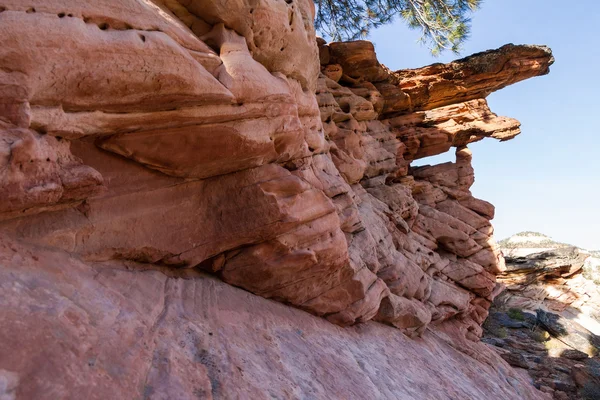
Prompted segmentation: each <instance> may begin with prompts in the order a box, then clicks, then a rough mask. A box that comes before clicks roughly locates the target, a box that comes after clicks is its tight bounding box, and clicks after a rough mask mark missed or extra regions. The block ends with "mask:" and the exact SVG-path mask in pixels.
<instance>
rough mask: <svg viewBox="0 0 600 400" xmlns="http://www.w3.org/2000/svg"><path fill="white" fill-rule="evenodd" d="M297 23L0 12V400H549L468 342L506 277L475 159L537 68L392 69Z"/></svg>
mask: <svg viewBox="0 0 600 400" xmlns="http://www.w3.org/2000/svg"><path fill="white" fill-rule="evenodd" d="M313 18H314V5H313V3H312V2H311V1H309V0H295V1H292V0H290V1H285V2H280V1H276V0H260V1H252V2H250V1H246V0H236V1H235V2H227V3H222V2H216V1H215V2H212V1H208V2H206V1H199V0H179V1H177V0H154V1H150V0H123V1H111V0H102V1H97V2H78V1H72V0H68V1H54V0H31V1H29V2H28V3H27V4H24V3H23V2H21V1H16V0H15V1H11V0H0V37H2V43H3V46H2V47H0V137H1V141H0V143H1V146H2V158H0V163H1V165H2V169H1V170H0V181H1V182H2V185H1V187H0V228H1V231H2V233H1V239H0V242H1V248H2V251H1V252H0V255H1V259H2V269H1V273H2V280H1V282H2V283H1V284H0V285H1V286H0V288H1V289H0V290H1V292H2V296H0V299H1V300H0V301H1V303H0V305H1V306H2V308H1V309H0V320H1V321H2V324H1V326H2V327H1V328H0V339H2V340H1V341H0V356H1V357H0V382H2V385H0V390H3V391H4V392H1V391H0V395H2V396H13V395H15V394H16V395H17V396H24V397H25V398H37V397H40V396H42V397H43V396H46V395H48V396H50V397H53V398H56V397H58V398H65V397H70V396H71V397H72V396H73V393H78V395H79V394H80V393H81V395H83V394H84V395H85V397H88V398H96V397H97V398H106V397H107V396H108V393H110V395H111V396H113V397H114V396H116V397H118V398H131V397H147V398H173V397H176V398H191V397H194V396H196V397H200V398H205V397H206V398H211V397H212V398H237V397H240V396H246V395H247V396H249V397H250V398H263V397H268V396H269V395H270V396H272V397H275V398H304V397H307V396H308V397H311V396H312V397H317V398H331V397H332V396H333V397H341V398H366V397H375V398H376V397H381V398H383V397H386V398H389V397H392V396H400V397H402V398H409V397H411V398H442V397H444V396H447V395H449V396H451V397H452V396H453V397H460V398H486V396H487V394H488V393H490V392H493V393H495V394H497V395H498V398H507V399H509V398H515V396H517V397H520V398H538V397H539V398H541V397H542V396H543V394H542V393H541V392H538V391H536V390H535V389H533V388H532V387H530V386H529V385H528V383H527V380H526V379H525V378H524V375H523V374H519V373H516V372H514V371H512V370H511V369H510V367H508V365H507V364H505V363H504V362H503V361H501V358H500V357H499V356H497V355H496V354H495V353H494V352H492V351H489V350H488V349H487V347H486V346H485V345H483V344H482V343H479V338H480V337H481V335H482V328H481V325H482V323H483V321H484V320H485V318H486V317H487V315H488V309H489V307H490V304H491V301H492V300H493V299H494V297H495V295H496V294H497V290H496V275H497V274H498V273H500V272H501V271H503V269H504V264H503V258H502V255H501V253H500V251H499V249H498V247H497V245H496V243H495V242H494V239H493V236H492V234H493V228H492V226H491V224H490V220H491V219H492V218H493V216H494V207H493V206H492V205H491V204H490V203H488V202H486V201H483V200H479V199H476V198H474V197H473V196H472V195H471V192H470V191H469V188H470V186H471V185H472V184H473V182H474V173H473V168H472V166H471V158H472V154H471V151H470V150H469V149H468V148H467V145H468V144H469V143H472V142H475V141H478V140H481V139H483V138H487V137H491V138H495V139H498V140H500V141H504V140H508V139H511V138H513V137H514V136H515V135H517V134H518V133H519V123H518V122H517V121H516V120H514V119H511V118H506V117H499V116H497V115H495V114H494V113H492V112H491V111H490V109H489V108H488V105H487V103H486V100H485V97H486V96H487V95H489V94H490V93H491V92H493V91H495V90H498V89H501V88H503V87H505V86H506V85H509V84H512V83H515V82H518V81H520V80H523V79H527V78H530V77H534V76H538V75H543V74H546V73H548V70H549V66H550V65H551V64H552V62H553V58H552V56H551V52H550V50H549V49H548V48H546V47H541V46H515V45H506V46H503V47H502V48H500V49H498V50H492V51H487V52H484V53H479V54H475V55H473V56H471V57H467V58H465V59H462V60H458V61H455V62H452V63H449V64H444V65H442V64H436V65H432V66H429V67H425V68H421V69H416V70H403V71H396V72H393V71H390V70H389V69H388V68H386V67H384V66H383V65H381V64H380V63H379V62H378V61H377V58H376V55H375V52H374V48H373V45H372V44H371V43H369V42H365V41H358V42H350V43H330V44H327V43H325V42H324V41H323V40H320V39H319V40H317V39H316V38H315V32H314V28H313V25H312V20H313ZM451 148H455V152H456V162H454V163H445V164H440V165H434V166H422V167H411V165H410V164H411V161H413V160H416V159H420V158H423V157H427V156H431V155H435V154H440V153H443V152H446V151H448V150H450V149H451ZM206 274H210V275H214V276H216V277H218V278H219V279H221V280H222V281H224V282H225V283H228V284H231V285H234V286H237V287H240V288H243V289H245V290H247V291H248V292H251V293H253V294H255V295H258V296H261V297H264V298H267V299H272V300H276V301H279V302H283V303H285V304H287V305H290V306H293V307H296V308H299V309H302V310H305V311H307V312H309V313H311V314H313V315H315V316H316V317H313V316H309V315H307V314H304V313H303V312H301V311H298V310H294V309H290V308H286V306H282V305H277V304H273V303H272V302H269V301H267V300H264V299H260V298H257V297H253V296H252V295H250V294H245V293H243V292H241V291H239V290H237V289H233V288H231V287H228V286H227V285H225V284H224V283H221V282H218V281H216V280H215V279H214V278H210V277H208V275H206ZM325 319H326V320H328V321H329V322H327V321H325ZM367 321H372V322H368V323H367V324H366V325H359V326H358V327H353V328H338V327H335V326H334V325H332V324H331V323H333V324H337V325H341V326H349V325H354V324H357V323H361V322H367ZM375 321H376V322H375ZM381 323H383V324H387V325H391V326H393V327H395V328H397V329H393V328H388V327H385V326H383V325H382V324H381ZM304 332H306V334H305V333H304ZM402 333H404V334H406V335H408V336H410V337H413V338H416V337H418V336H421V335H423V338H421V339H415V341H414V342H411V341H410V340H408V339H406V338H405V337H404V336H402ZM290 335H291V336H290ZM332 335H333V336H337V337H338V338H339V340H337V341H333V342H332V339H331V338H330V336H332ZM307 342H310V343H307ZM364 346H372V347H369V348H368V349H366V348H364ZM420 347H423V348H427V349H428V350H427V352H429V353H431V354H435V357H440V358H441V359H445V360H447V362H448V365H447V366H446V367H443V368H441V369H438V368H439V366H438V365H437V364H438V363H437V362H436V366H435V367H434V366H433V365H430V364H429V366H427V365H428V364H427V362H426V361H425V359H424V356H423V355H419V354H418V349H419V348H420ZM262 349H264V350H262ZM40 350H41V353H40ZM456 350H460V352H462V353H463V354H466V355H462V354H460V353H458V352H457V351H456ZM389 352H393V353H394V355H393V356H390V355H389ZM411 352H412V353H411ZM383 353H388V354H386V355H385V357H388V356H390V357H392V358H387V361H385V363H387V364H382V361H381V359H382V357H384V354H383ZM403 354H413V356H412V357H414V359H416V360H419V361H416V362H415V367H416V370H415V371H418V370H419V368H421V369H422V371H425V370H428V369H427V368H429V371H434V370H435V371H436V372H435V374H437V375H436V377H435V378H433V377H431V378H430V380H425V381H420V383H418V384H416V386H415V381H414V379H416V378H414V377H413V378H411V377H410V375H406V371H404V370H399V369H398V368H400V366H401V364H402V363H403V362H404V361H402V360H406V358H405V356H404V355H403ZM467 356H468V359H469V360H472V362H473V363H474V364H473V365H464V364H465V357H467ZM349 359H350V360H352V362H353V363H354V364H358V366H359V369H360V370H359V369H357V368H356V365H352V367H349V366H348V362H349V361H348V360H349ZM297 362H300V363H303V364H304V365H306V368H301V367H298V366H295V367H293V364H294V363H297ZM426 366H427V367H426ZM403 367H405V366H403ZM381 368H384V369H385V373H383V372H381V370H380V369H381ZM350 370H352V371H354V372H353V374H354V373H355V374H356V375H355V376H354V377H348V375H347V371H350ZM309 371H310V373H309ZM343 371H346V372H343ZM377 371H379V372H377ZM318 374H325V375H326V376H325V377H323V376H320V377H317V375H318ZM375 375H377V376H378V378H375ZM400 375H402V376H404V378H399V376H400ZM232 378H233V379H232ZM344 379H346V380H349V381H351V382H349V381H346V384H344ZM336 380H337V381H338V382H335V381H336ZM484 381H485V383H483V382H484ZM411 382H412V383H411ZM432 382H437V384H438V388H432V387H430V386H431V383H432ZM456 382H464V385H460V384H456ZM425 386H428V387H425ZM463 386H464V387H463ZM92 387H96V388H97V389H94V390H92V389H91V388H92ZM440 388H441V389H440ZM399 393H401V394H399ZM444 393H448V394H444ZM9 398H10V397H9Z"/></svg>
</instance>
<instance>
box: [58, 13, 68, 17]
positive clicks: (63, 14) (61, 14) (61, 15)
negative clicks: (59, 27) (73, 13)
mask: <svg viewBox="0 0 600 400" xmlns="http://www.w3.org/2000/svg"><path fill="white" fill-rule="evenodd" d="M65 15H66V14H65V13H59V14H58V18H64V17H65Z"/></svg>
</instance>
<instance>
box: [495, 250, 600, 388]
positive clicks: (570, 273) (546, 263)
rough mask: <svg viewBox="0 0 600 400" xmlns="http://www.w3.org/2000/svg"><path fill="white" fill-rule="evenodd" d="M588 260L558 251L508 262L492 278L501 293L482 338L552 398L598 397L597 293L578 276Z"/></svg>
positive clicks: (599, 302)
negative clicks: (504, 268)
mask: <svg viewBox="0 0 600 400" xmlns="http://www.w3.org/2000/svg"><path fill="white" fill-rule="evenodd" d="M547 242H548V241H545V242H543V243H542V244H541V246H543V245H547ZM524 243H525V246H528V245H529V244H528V242H524ZM523 250H527V249H526V248H525V249H521V248H513V249H510V251H511V252H513V253H520V252H521V253H522V252H523ZM591 258H592V257H591V256H590V253H588V252H584V251H582V250H580V249H577V248H575V247H566V246H563V245H561V247H558V248H555V249H548V250H546V251H542V252H538V253H532V254H529V255H526V256H510V257H509V256H507V257H506V270H505V271H504V272H503V273H501V274H500V275H498V277H497V278H498V285H502V286H504V287H505V289H504V291H503V292H502V293H500V294H499V295H498V296H497V297H496V298H495V299H494V304H493V307H492V308H491V313H490V317H489V318H488V320H486V322H485V324H484V333H485V335H484V339H483V340H484V341H485V342H487V343H489V344H490V345H492V346H493V347H492V348H493V349H495V350H496V351H497V352H498V353H499V354H500V356H501V357H503V358H504V359H505V360H506V361H507V362H509V363H510V364H511V365H513V366H514V367H517V368H521V369H525V370H527V371H528V373H529V374H530V376H531V377H532V379H533V380H534V383H535V385H536V386H537V387H538V388H540V389H541V390H542V391H544V392H546V393H550V394H552V396H553V398H555V399H589V398H596V397H598V394H600V357H599V355H600V325H599V324H598V317H599V316H600V312H599V308H600V292H599V291H598V288H597V286H596V284H595V283H594V282H593V281H591V280H588V279H587V278H586V277H585V276H584V273H585V269H587V268H588V267H589V266H588V265H587V263H588V261H589V260H590V259H591Z"/></svg>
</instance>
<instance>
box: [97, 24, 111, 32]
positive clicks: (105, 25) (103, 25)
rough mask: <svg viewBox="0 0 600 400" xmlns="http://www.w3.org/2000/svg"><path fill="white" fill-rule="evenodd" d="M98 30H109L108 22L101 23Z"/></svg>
mask: <svg viewBox="0 0 600 400" xmlns="http://www.w3.org/2000/svg"><path fill="white" fill-rule="evenodd" d="M98 28H100V29H101V30H103V31H105V30H107V29H108V28H109V26H108V24H107V23H106V22H103V23H101V24H100V25H98Z"/></svg>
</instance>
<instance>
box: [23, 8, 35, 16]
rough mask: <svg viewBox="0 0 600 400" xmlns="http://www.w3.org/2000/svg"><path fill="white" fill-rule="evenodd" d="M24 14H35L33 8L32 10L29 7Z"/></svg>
mask: <svg viewBox="0 0 600 400" xmlns="http://www.w3.org/2000/svg"><path fill="white" fill-rule="evenodd" d="M25 12H26V13H27V14H31V13H34V12H35V8H33V7H30V8H28V9H27V11H25Z"/></svg>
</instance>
